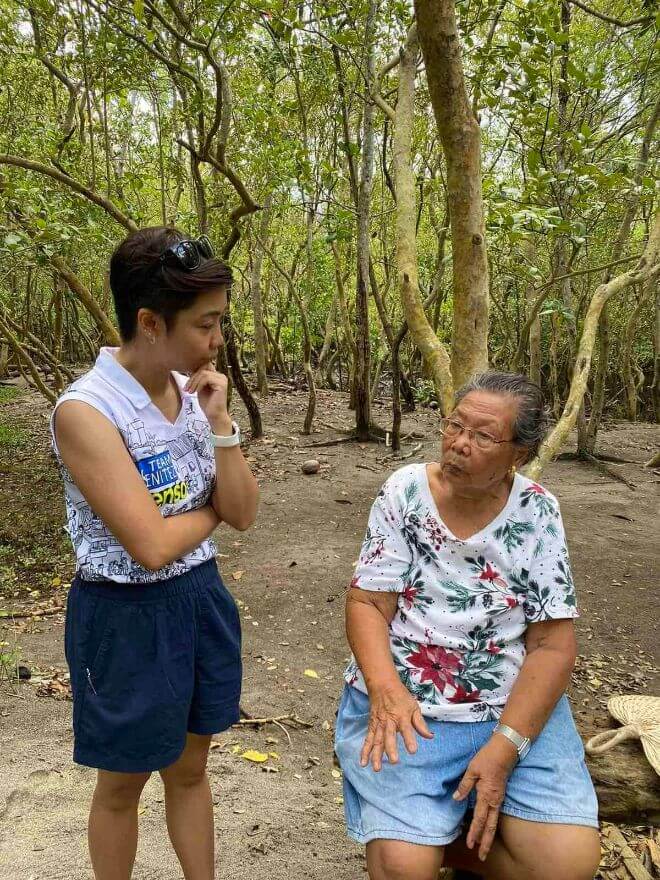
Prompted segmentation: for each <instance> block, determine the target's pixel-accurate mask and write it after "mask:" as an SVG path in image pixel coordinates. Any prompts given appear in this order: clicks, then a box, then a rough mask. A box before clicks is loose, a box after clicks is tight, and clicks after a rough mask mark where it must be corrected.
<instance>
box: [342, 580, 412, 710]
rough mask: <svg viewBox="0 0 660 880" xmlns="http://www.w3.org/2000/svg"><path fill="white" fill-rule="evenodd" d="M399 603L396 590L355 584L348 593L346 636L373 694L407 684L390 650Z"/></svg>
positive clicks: (368, 688)
mask: <svg viewBox="0 0 660 880" xmlns="http://www.w3.org/2000/svg"><path fill="white" fill-rule="evenodd" d="M396 606H397V594H396V593H376V592H369V591H368V590H360V589H356V588H355V587H351V589H350V590H349V591H348V595H347V596H346V636H347V638H348V644H349V645H350V646H351V650H352V651H353V654H354V655H355V659H356V660H357V664H358V666H359V667H360V671H361V672H362V675H363V676H364V680H365V683H366V685H367V690H368V691H369V694H371V692H372V690H374V691H375V690H383V689H388V688H396V687H402V686H403V685H402V684H401V681H400V679H399V676H398V675H397V673H396V669H395V667H394V661H393V660H392V652H391V650H390V637H389V625H390V623H391V622H392V618H393V617H394V615H395V613H396Z"/></svg>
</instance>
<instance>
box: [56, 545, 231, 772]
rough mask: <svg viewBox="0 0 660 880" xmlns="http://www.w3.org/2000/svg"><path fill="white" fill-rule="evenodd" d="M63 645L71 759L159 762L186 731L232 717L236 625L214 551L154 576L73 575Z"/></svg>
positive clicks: (138, 767)
mask: <svg viewBox="0 0 660 880" xmlns="http://www.w3.org/2000/svg"><path fill="white" fill-rule="evenodd" d="M65 650H66V659H67V663H68V664H69V670H70V672H71V688H72V691H73V733H74V751H73V760H74V761H75V762H76V763H78V764H84V765H85V766H87V767H97V768H99V769H101V770H113V771H115V772H119V773H144V772H148V771H152V770H160V769H161V768H163V767H167V766H168V765H169V764H172V763H173V762H174V761H176V759H177V758H178V757H179V756H180V755H181V752H182V751H183V749H184V747H185V744H186V733H187V732H190V733H197V734H200V735H204V734H211V733H219V732H220V731H221V730H226V729H227V728H228V727H230V726H231V725H232V724H235V723H236V722H237V721H238V719H239V699H240V695H241V625H240V620H239V616H238V610H237V608H236V603H235V602H234V599H233V598H232V596H231V594H230V593H229V591H228V590H227V588H226V587H225V585H224V584H223V582H222V579H221V578H220V575H219V573H218V568H217V565H216V562H215V560H214V559H211V560H209V561H208V562H204V563H202V564H201V565H199V566H197V567H196V568H194V569H192V570H191V571H188V572H186V573H185V574H182V575H178V576H177V577H173V578H170V579H169V580H166V581H158V582H156V583H152V584H120V583H113V582H111V581H85V580H82V579H81V578H80V577H76V578H75V580H74V582H73V584H72V585H71V590H70V592H69V596H68V600H67V609H66V633H65Z"/></svg>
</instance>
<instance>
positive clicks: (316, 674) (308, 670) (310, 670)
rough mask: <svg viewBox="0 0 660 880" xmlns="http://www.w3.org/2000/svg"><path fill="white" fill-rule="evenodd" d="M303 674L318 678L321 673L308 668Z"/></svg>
mask: <svg viewBox="0 0 660 880" xmlns="http://www.w3.org/2000/svg"><path fill="white" fill-rule="evenodd" d="M303 675H306V676H307V678H318V677H319V674H318V672H317V671H316V670H315V669H306V670H305V671H304V673H303Z"/></svg>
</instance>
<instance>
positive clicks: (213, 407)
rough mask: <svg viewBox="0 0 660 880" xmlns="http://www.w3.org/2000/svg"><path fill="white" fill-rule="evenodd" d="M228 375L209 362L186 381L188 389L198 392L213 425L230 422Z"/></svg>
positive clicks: (205, 412) (205, 413) (193, 392)
mask: <svg viewBox="0 0 660 880" xmlns="http://www.w3.org/2000/svg"><path fill="white" fill-rule="evenodd" d="M227 385H228V383H227V377H226V376H225V374H224V373H218V371H217V370H216V369H215V367H214V366H213V364H211V363H208V364H205V365H204V366H203V367H200V369H199V370H197V371H196V372H194V373H193V374H192V376H191V377H190V378H189V379H188V381H187V382H186V391H187V392H188V393H189V394H195V393H196V394H197V399H198V400H199V405H200V406H201V408H202V410H203V411H204V415H205V416H206V418H207V419H208V420H209V422H210V424H211V427H218V426H220V425H222V424H223V423H224V422H230V419H229V413H228V411H227Z"/></svg>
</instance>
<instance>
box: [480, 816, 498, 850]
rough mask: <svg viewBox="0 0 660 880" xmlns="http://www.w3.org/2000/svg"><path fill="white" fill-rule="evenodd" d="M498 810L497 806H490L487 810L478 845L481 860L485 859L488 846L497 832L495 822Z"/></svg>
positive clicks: (491, 843) (489, 846)
mask: <svg viewBox="0 0 660 880" xmlns="http://www.w3.org/2000/svg"><path fill="white" fill-rule="evenodd" d="M499 815H500V811H499V809H498V808H495V807H491V808H490V810H489V811H488V818H487V819H486V825H485V827H484V831H483V834H482V835H481V845H480V847H479V858H480V859H481V861H482V862H485V861H486V856H487V855H488V853H489V852H490V848H491V846H492V845H493V840H494V839H495V834H496V833H497V822H498V819H499Z"/></svg>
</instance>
